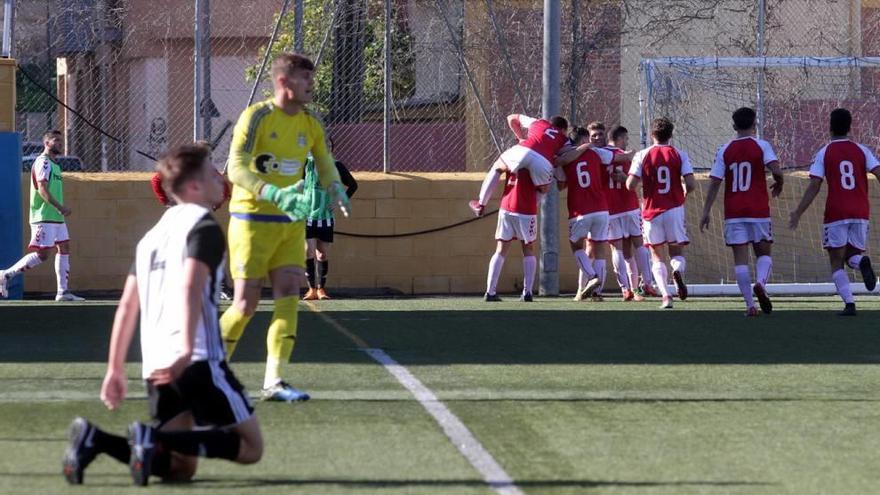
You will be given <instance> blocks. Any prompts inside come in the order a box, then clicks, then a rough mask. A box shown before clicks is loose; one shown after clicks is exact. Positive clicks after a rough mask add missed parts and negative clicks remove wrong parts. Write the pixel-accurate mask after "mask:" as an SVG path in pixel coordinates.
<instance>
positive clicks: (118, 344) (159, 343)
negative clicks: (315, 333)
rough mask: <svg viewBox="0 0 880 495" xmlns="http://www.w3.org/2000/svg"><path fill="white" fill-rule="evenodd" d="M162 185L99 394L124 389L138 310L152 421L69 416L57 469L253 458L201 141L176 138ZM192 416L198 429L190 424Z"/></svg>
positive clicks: (173, 468)
mask: <svg viewBox="0 0 880 495" xmlns="http://www.w3.org/2000/svg"><path fill="white" fill-rule="evenodd" d="M158 168H159V171H160V173H161V174H162V181H163V183H164V184H165V186H166V187H165V189H166V190H167V191H168V192H170V194H171V195H172V196H173V199H174V200H175V202H176V203H177V205H176V206H173V207H171V208H169V209H168V210H167V211H166V212H165V214H164V215H162V219H161V220H159V222H158V223H157V224H156V225H155V226H154V227H153V228H152V229H150V231H149V232H147V234H146V235H145V236H144V237H143V239H141V241H140V242H139V243H138V245H137V255H136V258H135V263H134V265H133V266H132V271H131V272H130V273H129V275H128V278H127V279H126V281H125V288H124V290H123V292H122V298H121V300H120V301H119V308H118V309H117V310H116V317H115V318H114V320H113V331H112V334H111V337H110V353H109V357H108V362H107V373H106V375H105V377H104V383H103V385H102V386H101V400H102V401H103V402H104V404H105V405H106V406H107V407H108V408H109V409H111V410H112V409H116V408H118V407H119V405H120V404H121V403H122V401H123V400H124V399H125V396H126V392H127V383H128V378H127V377H126V376H125V358H126V355H127V354H128V349H129V347H130V346H131V342H132V339H133V338H134V334H135V330H136V329H137V327H138V325H137V323H138V313H140V344H141V345H140V347H141V353H142V361H143V366H142V369H143V375H142V376H143V378H144V380H145V381H146V385H147V395H148V398H149V402H150V414H151V415H152V417H153V420H154V422H155V426H149V425H145V424H143V423H140V422H137V421H136V422H134V423H132V424H131V426H130V427H129V436H128V439H126V438H125V437H122V436H118V435H113V434H110V433H107V432H105V431H103V430H101V429H99V428H98V427H96V426H95V425H93V424H92V423H90V422H88V421H87V420H85V419H83V418H76V419H74V420H73V423H72V424H71V425H70V431H69V436H70V440H69V442H70V443H69V445H68V447H67V450H66V451H65V453H64V458H63V474H64V477H65V478H66V479H67V481H68V482H69V483H72V484H81V483H82V482H83V473H84V471H85V469H86V467H88V465H89V464H90V463H91V462H92V461H93V460H94V459H95V457H97V456H98V454H102V453H103V454H107V455H109V456H111V457H113V458H114V459H116V460H118V461H119V462H122V463H123V464H128V465H129V469H130V471H131V475H132V479H133V480H134V482H135V484H136V485H146V484H148V482H149V478H150V476H151V475H154V476H158V477H161V478H163V479H164V480H167V481H185V480H189V479H190V478H192V477H193V475H194V474H195V471H196V465H197V458H198V457H214V458H222V459H228V460H230V461H234V462H237V463H241V464H252V463H255V462H257V461H259V460H260V458H261V457H262V454H263V439H262V435H261V433H260V426H259V423H258V422H257V418H256V416H254V410H253V407H251V404H250V400H249V399H248V396H247V392H246V391H245V390H244V388H243V387H242V386H241V384H240V383H239V381H238V380H237V379H236V378H235V375H233V373H232V370H231V369H229V366H228V365H227V364H226V361H225V359H224V350H223V341H222V340H221V335H220V323H219V321H218V320H217V310H218V292H219V285H220V278H221V277H222V276H223V271H224V265H225V258H226V243H225V240H224V238H223V230H222V229H221V228H220V225H219V224H217V221H216V220H214V218H213V217H212V216H211V213H210V212H211V208H212V207H213V206H214V205H216V204H217V203H219V202H220V201H222V199H223V178H222V177H221V176H220V175H218V174H217V172H216V169H214V167H213V166H212V165H211V162H210V161H209V159H208V150H207V149H205V148H204V147H201V146H196V145H190V146H182V147H179V148H176V149H174V150H171V151H169V152H168V153H167V154H166V155H165V156H164V157H163V158H162V159H161V160H160V162H159V167H158ZM196 426H198V427H199V428H198V429H195V428H196Z"/></svg>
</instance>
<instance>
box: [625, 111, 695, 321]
mask: <svg viewBox="0 0 880 495" xmlns="http://www.w3.org/2000/svg"><path fill="white" fill-rule="evenodd" d="M673 129H674V126H673V125H672V122H670V121H669V119H667V118H665V117H663V118H659V119H655V120H654V121H653V122H652V123H651V139H652V140H653V143H654V144H653V145H651V146H649V147H648V148H645V149H643V150H642V151H639V152H638V153H636V155H635V156H634V157H633V160H632V166H631V167H630V169H629V178H627V180H626V188H627V189H629V190H630V191H635V190H636V189H637V188H638V187H639V184H640V183H641V184H642V196H643V197H644V198H645V207H644V210H643V211H642V217H643V218H644V229H645V244H647V245H648V248H649V249H650V250H651V256H652V258H653V259H654V264H653V266H652V270H651V271H652V272H653V273H654V281H655V282H657V287H658V289H660V293H661V294H662V295H663V304H662V305H661V306H660V307H661V308H667V309H668V308H672V297H671V296H670V295H669V290H668V288H667V286H666V282H667V281H668V280H669V272H668V271H667V269H666V253H664V252H663V251H661V249H660V248H662V247H663V245H664V244H666V245H667V246H668V249H669V256H670V257H671V260H670V261H669V264H670V266H671V267H672V280H673V282H675V288H676V290H677V291H678V297H679V299H681V300H685V299H687V286H686V285H685V283H684V270H685V266H686V265H685V260H684V246H685V245H687V244H688V243H689V242H690V240H689V239H688V236H687V229H686V228H685V221H684V220H685V210H684V202H685V199H686V198H687V195H688V194H690V192H691V191H693V190H694V188H695V187H696V183H695V182H694V169H693V167H692V166H691V162H690V160H689V159H688V156H687V154H686V153H685V152H684V151H681V150H679V149H677V148H676V147H674V146H672V145H670V144H669V140H670V139H672V131H673ZM682 179H683V180H684V187H682V185H681V182H682Z"/></svg>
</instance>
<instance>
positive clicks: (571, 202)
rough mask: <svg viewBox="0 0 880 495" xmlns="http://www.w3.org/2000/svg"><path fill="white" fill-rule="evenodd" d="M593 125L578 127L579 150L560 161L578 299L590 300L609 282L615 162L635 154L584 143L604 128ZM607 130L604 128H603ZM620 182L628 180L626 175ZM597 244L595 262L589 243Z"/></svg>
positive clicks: (575, 139)
mask: <svg viewBox="0 0 880 495" xmlns="http://www.w3.org/2000/svg"><path fill="white" fill-rule="evenodd" d="M597 124H598V123H595V122H594V123H592V124H590V126H588V127H587V129H584V128H582V127H576V128H575V129H574V130H573V131H572V132H571V134H570V135H569V139H570V140H571V142H572V144H573V145H575V146H576V148H574V149H571V150H569V151H567V152H566V153H564V154H563V155H561V156H560V157H559V158H557V159H556V164H557V165H558V166H559V168H557V169H556V179H557V181H558V187H559V189H560V190H562V189H565V188H566V187H568V199H567V202H568V240H569V242H570V243H571V252H572V253H573V254H574V258H575V261H576V262H577V266H578V268H579V271H580V272H581V273H583V274H584V275H583V277H582V279H585V281H584V283H583V284H582V283H581V278H579V280H578V291H577V294H575V297H574V300H575V301H581V300H583V299H584V298H585V297H590V296H591V295H592V293H593V291H594V290H595V289H596V288H597V287H599V286H600V285H602V281H603V280H605V258H606V257H607V256H608V243H607V240H608V202H607V199H606V196H607V191H608V184H610V183H611V182H612V180H614V179H615V177H612V176H611V175H610V174H611V173H613V171H612V170H611V169H610V168H609V165H611V164H612V163H623V162H626V161H629V159H630V158H631V156H632V155H629V154H618V155H615V154H614V153H613V152H611V151H610V150H607V149H605V148H602V147H598V146H593V145H592V144H591V143H583V141H584V139H585V138H586V137H587V136H588V135H590V133H591V132H592V131H591V130H590V129H593V130H595V129H598V127H600V125H597ZM602 127H603V129H604V126H602ZM616 180H625V176H624V175H623V173H622V172H620V173H619V175H618V176H617V177H616ZM588 238H589V240H590V242H592V243H593V255H594V256H595V260H591V259H590V257H589V256H587V252H586V245H585V244H586V243H587V239H588Z"/></svg>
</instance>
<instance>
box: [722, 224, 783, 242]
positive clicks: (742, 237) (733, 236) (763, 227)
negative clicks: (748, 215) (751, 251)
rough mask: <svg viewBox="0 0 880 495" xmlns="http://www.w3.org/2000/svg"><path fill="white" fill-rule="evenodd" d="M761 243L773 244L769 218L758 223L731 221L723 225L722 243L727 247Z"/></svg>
mask: <svg viewBox="0 0 880 495" xmlns="http://www.w3.org/2000/svg"><path fill="white" fill-rule="evenodd" d="M762 241H767V242H773V226H772V225H771V224H770V219H769V218H768V219H767V220H759V221H751V220H746V221H743V220H736V219H731V220H728V221H726V222H725V223H724V242H725V243H726V244H727V245H728V246H740V245H742V244H753V243H758V242H762Z"/></svg>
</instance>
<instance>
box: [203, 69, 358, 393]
mask: <svg viewBox="0 0 880 495" xmlns="http://www.w3.org/2000/svg"><path fill="white" fill-rule="evenodd" d="M314 71H315V66H314V64H313V63H312V61H311V60H309V59H308V58H306V57H304V56H302V55H298V54H282V55H279V56H278V57H277V58H276V59H275V61H274V62H273V63H272V83H273V86H274V91H275V95H274V97H273V98H272V99H270V100H266V101H263V102H261V103H257V104H255V105H252V106H250V107H248V108H247V109H246V110H245V111H244V112H243V113H242V114H241V117H239V119H238V124H236V126H235V133H234V134H233V138H232V146H231V148H230V152H229V179H230V180H231V181H232V184H233V188H232V199H231V200H230V203H229V213H230V219H229V267H230V270H231V272H232V278H233V279H234V280H235V296H234V298H233V302H232V305H231V306H230V307H229V309H228V310H226V312H225V313H223V316H222V317H221V318H220V326H221V330H222V332H223V339H224V340H225V341H226V350H227V354H228V355H229V356H231V355H232V353H233V352H234V351H235V346H236V344H237V343H238V340H239V338H241V335H242V333H244V329H245V327H246V326H247V324H248V321H250V319H251V317H252V316H253V314H254V312H255V311H256V309H257V303H258V302H259V300H260V292H261V290H262V287H263V279H264V278H266V276H268V277H269V280H270V281H271V282H272V291H273V295H274V298H275V308H274V312H273V314H272V322H271V323H270V325H269V332H268V335H267V336H266V347H267V350H268V353H267V354H268V355H267V357H266V376H265V379H264V381H263V391H262V398H263V399H264V400H274V401H286V402H291V401H299V400H308V398H309V395H308V394H307V393H305V392H302V391H300V390H297V389H296V388H294V387H292V386H290V385H289V384H288V383H287V382H285V381H284V380H283V379H282V377H281V371H282V370H281V368H282V366H283V365H284V364H286V363H287V362H288V361H289V360H290V356H291V354H292V353H293V345H294V343H295V342H296V326H297V303H298V300H299V291H300V283H301V281H302V280H303V279H304V277H305V257H306V253H305V247H304V246H305V223H304V222H303V219H304V218H305V216H306V214H307V213H308V208H309V203H308V198H306V196H305V195H304V194H303V192H302V189H303V188H302V184H303V181H302V179H303V169H304V164H305V162H306V158H307V157H308V155H309V154H310V153H311V155H312V156H313V157H314V159H315V165H316V167H317V171H318V176H319V179H320V182H321V185H322V186H324V187H325V188H327V190H328V192H329V194H330V196H331V198H333V201H332V203H333V204H334V205H339V206H341V207H342V209H343V213H346V214H347V208H348V206H349V205H348V197H347V196H346V195H345V189H344V188H343V187H342V184H341V183H340V180H339V173H338V172H337V171H336V166H335V165H334V161H333V157H332V156H331V155H330V152H329V151H328V149H327V143H326V140H325V137H324V129H323V128H322V127H321V123H320V122H319V121H318V119H317V118H315V117H314V116H313V115H312V114H311V113H310V112H309V111H308V110H307V109H306V108H305V105H306V104H308V103H310V102H311V101H312V97H313V91H314V87H315V80H314Z"/></svg>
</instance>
